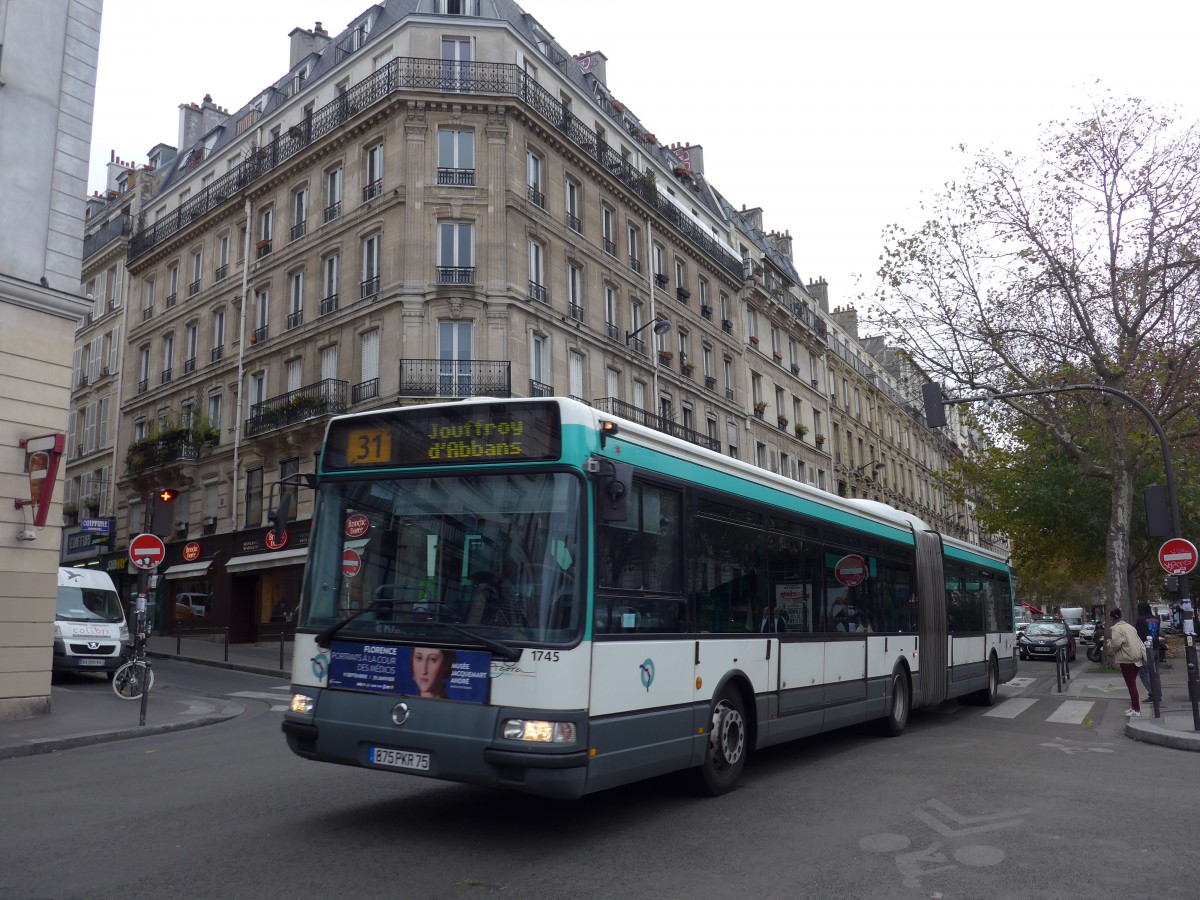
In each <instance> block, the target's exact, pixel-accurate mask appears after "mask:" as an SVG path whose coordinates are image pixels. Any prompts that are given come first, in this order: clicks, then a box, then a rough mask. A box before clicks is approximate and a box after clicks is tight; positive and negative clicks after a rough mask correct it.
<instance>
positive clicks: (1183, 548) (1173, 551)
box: [1158, 538, 1196, 575]
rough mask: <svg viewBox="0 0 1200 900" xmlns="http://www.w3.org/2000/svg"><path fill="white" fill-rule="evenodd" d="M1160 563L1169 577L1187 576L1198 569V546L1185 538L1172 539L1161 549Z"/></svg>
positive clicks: (1159, 551)
mask: <svg viewBox="0 0 1200 900" xmlns="http://www.w3.org/2000/svg"><path fill="white" fill-rule="evenodd" d="M1158 563H1159V565H1161V566H1162V567H1163V569H1164V570H1166V573H1167V574H1168V575H1187V574H1188V573H1189V572H1191V571H1192V569H1194V568H1196V545H1195V544H1193V543H1192V542H1191V541H1189V540H1186V539H1185V538H1171V539H1170V540H1169V541H1167V542H1166V543H1165V544H1163V545H1162V547H1160V548H1159V550H1158Z"/></svg>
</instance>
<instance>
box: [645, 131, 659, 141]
mask: <svg viewBox="0 0 1200 900" xmlns="http://www.w3.org/2000/svg"><path fill="white" fill-rule="evenodd" d="M642 143H643V144H657V143H658V138H656V137H655V136H654V134H653V132H650V131H647V132H646V133H645V134H643V135H642Z"/></svg>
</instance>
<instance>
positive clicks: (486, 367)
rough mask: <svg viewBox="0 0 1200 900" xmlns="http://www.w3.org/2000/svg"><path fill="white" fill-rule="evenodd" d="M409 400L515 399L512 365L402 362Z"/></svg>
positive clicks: (482, 361)
mask: <svg viewBox="0 0 1200 900" xmlns="http://www.w3.org/2000/svg"><path fill="white" fill-rule="evenodd" d="M400 395H401V396H405V397H511V396H512V363H510V362H508V361H498V360H491V359H402V360H400Z"/></svg>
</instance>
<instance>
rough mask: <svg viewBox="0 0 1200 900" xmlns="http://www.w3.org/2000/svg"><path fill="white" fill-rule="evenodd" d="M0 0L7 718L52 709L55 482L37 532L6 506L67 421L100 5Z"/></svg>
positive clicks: (1, 658)
mask: <svg viewBox="0 0 1200 900" xmlns="http://www.w3.org/2000/svg"><path fill="white" fill-rule="evenodd" d="M0 9H2V11H3V13H4V15H3V16H0V47H2V48H3V54H2V55H0V171H3V172H4V183H5V186H4V197H3V202H0V234H2V235H3V236H4V238H3V240H2V241H0V377H2V379H3V384H4V389H3V390H0V422H2V423H3V426H2V427H0V498H2V501H3V502H0V526H2V527H0V571H2V572H4V579H3V584H2V585H0V719H9V718H20V717H24V716H29V715H37V714H44V713H48V712H49V711H50V671H51V658H52V648H53V641H54V597H55V592H56V584H57V581H56V574H57V571H58V560H59V546H60V540H61V535H60V532H61V527H60V526H61V515H60V510H59V503H60V500H61V488H58V489H56V490H54V491H53V492H50V491H49V489H47V493H46V495H45V500H46V501H48V502H49V504H50V514H49V515H48V516H47V517H46V519H45V526H44V527H39V526H38V525H37V523H36V520H35V519H34V509H35V508H34V507H33V506H31V505H22V506H19V507H18V506H17V505H15V504H14V501H17V502H18V503H24V502H26V501H30V500H32V499H34V498H33V497H32V496H31V493H32V480H31V479H30V477H29V472H28V471H27V468H26V467H27V465H28V459H29V455H28V454H27V449H28V446H29V444H28V441H30V440H31V439H37V438H47V437H49V436H52V435H61V434H63V433H65V430H66V426H67V408H68V405H69V401H70V384H69V379H70V375H71V349H72V345H73V340H74V333H75V322H76V320H78V318H79V317H80V316H81V315H82V314H83V313H84V312H85V310H86V304H85V303H84V301H83V300H82V298H81V297H80V296H79V293H78V290H79V276H80V260H81V257H82V252H83V246H82V245H83V214H82V210H81V209H80V207H79V197H80V196H82V195H83V193H84V192H85V190H86V185H87V166H88V153H89V151H90V147H91V133H92V100H93V97H94V94H95V84H96V62H97V54H98V48H99V42H100V0H95V2H89V0H45V2H42V3H36V4H33V3H7V4H4V5H3V6H2V7H0ZM23 442H24V443H23ZM55 452H58V451H55ZM51 471H52V469H51ZM37 499H38V500H39V501H41V500H42V496H41V493H40V490H39V497H38V498H37Z"/></svg>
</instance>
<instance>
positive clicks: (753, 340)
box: [750, 334, 758, 347]
mask: <svg viewBox="0 0 1200 900" xmlns="http://www.w3.org/2000/svg"><path fill="white" fill-rule="evenodd" d="M750 343H752V344H753V345H754V346H755V347H757V346H758V336H757V335H754V334H752V335H750Z"/></svg>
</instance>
